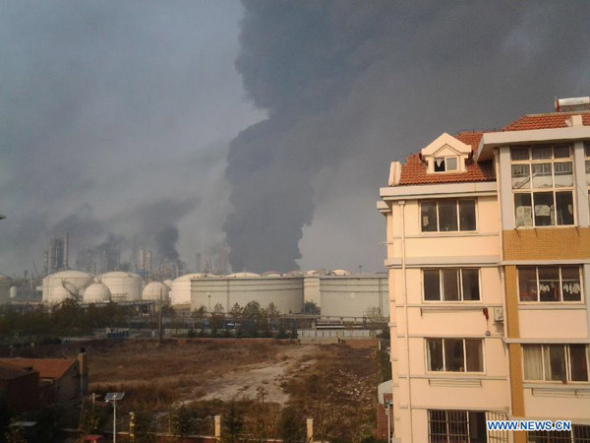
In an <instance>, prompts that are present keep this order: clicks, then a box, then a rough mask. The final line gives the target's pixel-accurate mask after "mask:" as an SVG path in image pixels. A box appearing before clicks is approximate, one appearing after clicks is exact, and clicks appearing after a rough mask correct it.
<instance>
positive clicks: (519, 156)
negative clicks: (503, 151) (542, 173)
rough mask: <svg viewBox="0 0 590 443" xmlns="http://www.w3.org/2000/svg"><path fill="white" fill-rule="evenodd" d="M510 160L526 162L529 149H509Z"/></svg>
mask: <svg viewBox="0 0 590 443" xmlns="http://www.w3.org/2000/svg"><path fill="white" fill-rule="evenodd" d="M510 158H511V159H512V160H528V159H529V148H528V147H526V148H510Z"/></svg>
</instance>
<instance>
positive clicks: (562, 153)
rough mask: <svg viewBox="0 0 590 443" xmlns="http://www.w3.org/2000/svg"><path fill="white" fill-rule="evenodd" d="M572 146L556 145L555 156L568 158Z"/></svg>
mask: <svg viewBox="0 0 590 443" xmlns="http://www.w3.org/2000/svg"><path fill="white" fill-rule="evenodd" d="M570 156H571V154H570V147H569V146H567V145H566V146H555V147H554V148H553V158H568V157H570Z"/></svg>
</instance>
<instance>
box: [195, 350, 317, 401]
mask: <svg viewBox="0 0 590 443" xmlns="http://www.w3.org/2000/svg"><path fill="white" fill-rule="evenodd" d="M318 352H319V346H317V345H299V346H289V347H285V348H284V349H282V350H281V351H280V352H279V353H278V354H277V356H276V358H274V359H273V360H271V361H268V362H264V363H260V364H254V365H247V366H243V367H240V368H236V369H235V370H234V371H231V372H228V373H225V374H223V375H222V376H220V377H218V378H215V379H212V380H210V381H209V382H208V383H207V386H204V387H203V389H204V390H205V392H206V393H205V395H202V396H201V397H199V398H198V400H222V401H230V400H233V399H251V400H261V401H266V402H269V403H278V404H280V405H284V404H286V403H287V401H288V400H289V394H287V393H286V392H285V386H286V384H287V383H288V382H289V380H290V378H291V377H293V375H294V374H295V373H296V372H297V370H301V369H302V368H305V367H306V366H308V365H309V364H310V361H313V360H310V359H311V358H313V357H314V356H315V355H316V354H317V353H318Z"/></svg>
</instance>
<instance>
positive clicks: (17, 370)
mask: <svg viewBox="0 0 590 443" xmlns="http://www.w3.org/2000/svg"><path fill="white" fill-rule="evenodd" d="M30 373H31V371H27V370H25V369H23V368H21V367H20V366H15V365H11V364H9V363H4V362H0V380H12V379H15V378H19V377H22V376H23V375H28V374H30Z"/></svg>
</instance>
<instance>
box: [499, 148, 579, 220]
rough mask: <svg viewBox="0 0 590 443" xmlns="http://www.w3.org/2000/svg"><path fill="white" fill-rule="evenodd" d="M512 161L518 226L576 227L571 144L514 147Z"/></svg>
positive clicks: (511, 151) (511, 154)
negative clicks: (574, 225)
mask: <svg viewBox="0 0 590 443" xmlns="http://www.w3.org/2000/svg"><path fill="white" fill-rule="evenodd" d="M510 158H511V168H512V190H513V192H514V213H515V220H516V227H521V226H561V225H573V224H574V199H573V188H574V175H573V160H572V152H571V148H570V147H569V146H568V145H556V146H528V147H519V148H511V149H510ZM586 169H587V170H588V162H586Z"/></svg>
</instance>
